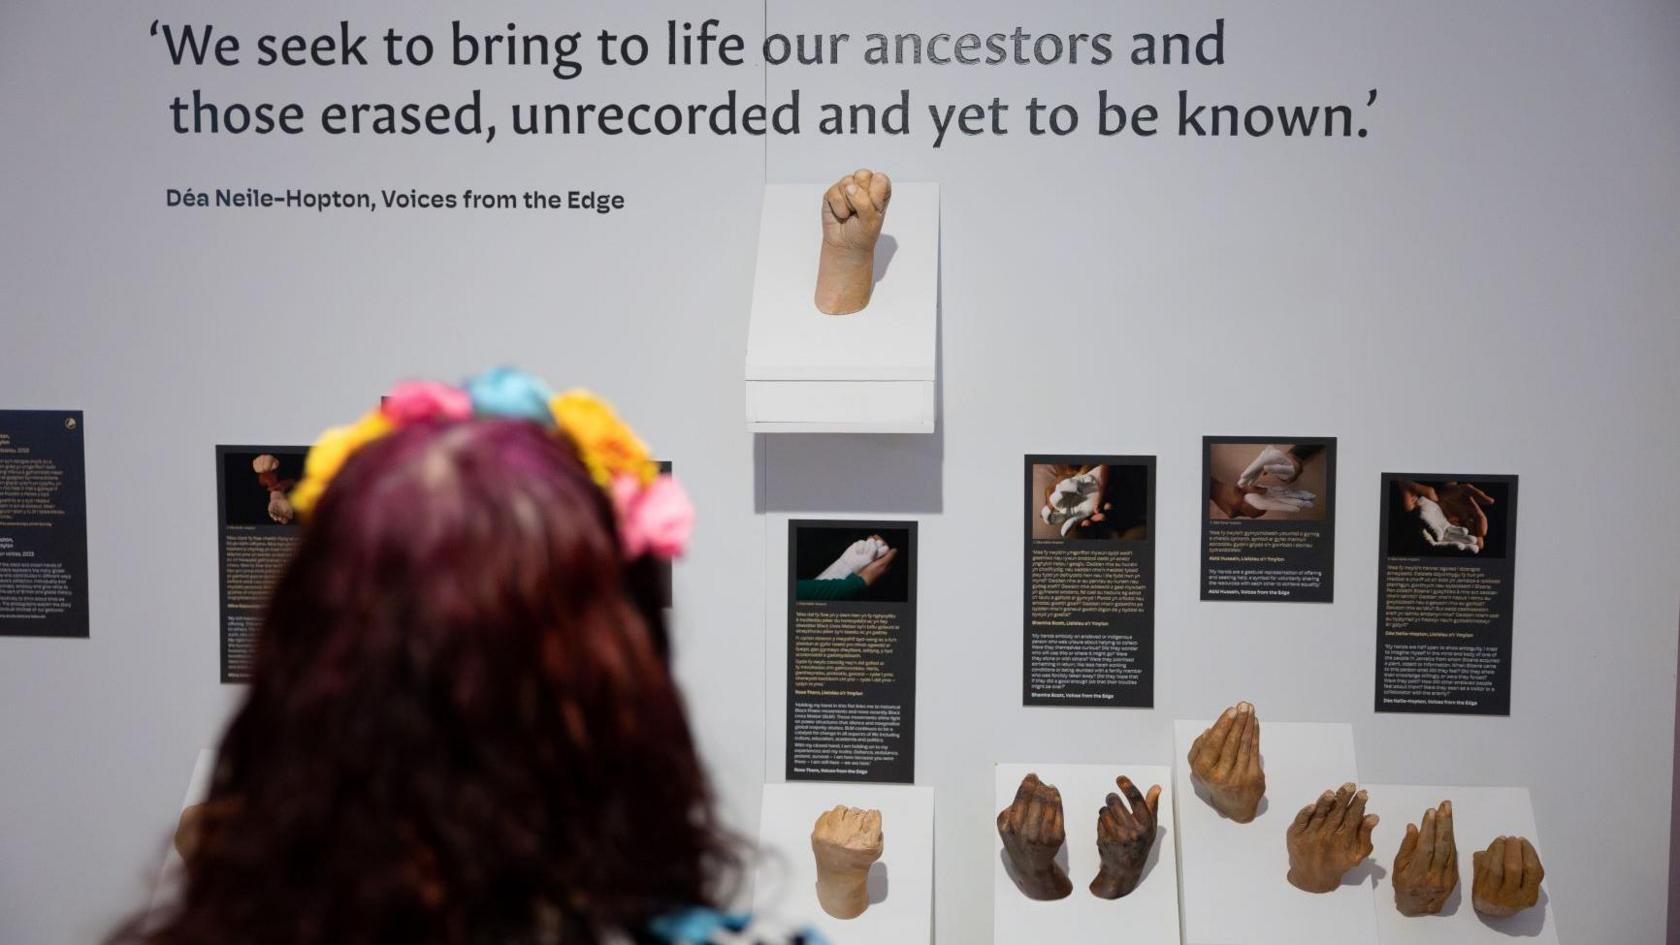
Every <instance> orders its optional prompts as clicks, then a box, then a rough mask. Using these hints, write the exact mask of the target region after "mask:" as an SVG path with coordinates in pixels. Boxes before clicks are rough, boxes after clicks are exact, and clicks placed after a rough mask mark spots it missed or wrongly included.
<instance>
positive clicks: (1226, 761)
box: [1190, 702, 1266, 824]
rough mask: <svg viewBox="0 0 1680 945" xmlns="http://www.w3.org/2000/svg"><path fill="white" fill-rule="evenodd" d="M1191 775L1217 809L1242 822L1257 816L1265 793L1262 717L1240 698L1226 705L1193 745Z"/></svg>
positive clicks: (1191, 749) (1191, 747) (1244, 822)
mask: <svg viewBox="0 0 1680 945" xmlns="http://www.w3.org/2000/svg"><path fill="white" fill-rule="evenodd" d="M1190 778H1191V780H1192V781H1194V782H1195V784H1196V786H1197V787H1198V788H1200V789H1202V790H1204V791H1206V796H1207V800H1208V803H1210V804H1212V805H1213V808H1214V810H1217V811H1219V812H1220V813H1221V814H1224V815H1225V816H1226V817H1229V818H1231V819H1232V820H1234V821H1236V822H1237V823H1239V824H1246V823H1248V822H1249V821H1251V820H1253V819H1254V815H1255V813H1256V812H1257V811H1258V810H1259V809H1260V799H1261V798H1262V797H1264V796H1266V774H1265V772H1264V771H1262V770H1261V769H1260V717H1259V716H1258V715H1256V714H1255V712H1254V706H1253V705H1251V704H1250V703H1247V702H1239V703H1237V704H1236V705H1234V706H1232V707H1230V708H1229V709H1226V710H1225V712H1224V713H1223V714H1222V715H1220V716H1219V720H1218V721H1216V722H1214V723H1213V725H1212V726H1211V727H1209V728H1208V730H1207V731H1205V732H1203V733H1202V734H1201V735H1200V736H1199V737H1197V739H1196V741H1195V743H1194V744H1192V745H1191V746H1190Z"/></svg>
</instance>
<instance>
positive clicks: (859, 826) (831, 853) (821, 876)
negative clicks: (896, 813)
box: [811, 805, 885, 919]
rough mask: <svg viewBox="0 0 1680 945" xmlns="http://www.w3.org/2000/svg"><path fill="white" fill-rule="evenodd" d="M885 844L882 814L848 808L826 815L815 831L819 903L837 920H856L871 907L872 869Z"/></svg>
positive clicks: (819, 818) (875, 811)
mask: <svg viewBox="0 0 1680 945" xmlns="http://www.w3.org/2000/svg"><path fill="white" fill-rule="evenodd" d="M884 848H885V841H884V838H883V837H882V834H881V812H880V811H878V810H859V809H857V808H855V807H846V806H844V805H842V806H840V807H836V808H834V809H833V810H831V811H827V812H825V813H823V815H822V816H820V817H818V818H817V825H816V826H815V827H814V828H812V830H811V852H812V853H813V854H815V855H816V858H817V902H818V903H820V904H821V905H822V908H823V911H824V912H826V913H828V914H829V915H831V916H833V917H835V918H836V919H855V918H857V917H858V916H860V915H862V914H863V910H865V909H867V908H869V867H870V866H871V865H873V864H874V862H875V861H876V860H878V859H880V858H881V852H882V850H883V849H884Z"/></svg>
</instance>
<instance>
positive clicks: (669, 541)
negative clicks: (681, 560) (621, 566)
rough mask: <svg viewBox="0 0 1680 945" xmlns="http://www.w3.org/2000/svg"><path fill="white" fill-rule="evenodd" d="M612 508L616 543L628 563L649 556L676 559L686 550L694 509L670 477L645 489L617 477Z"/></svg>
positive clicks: (631, 481)
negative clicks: (615, 511) (618, 542)
mask: <svg viewBox="0 0 1680 945" xmlns="http://www.w3.org/2000/svg"><path fill="white" fill-rule="evenodd" d="M612 500H613V507H614V508H616V509H617V510H618V531H619V540H620V541H622V542H623V544H624V556H625V557H626V558H628V559H630V560H632V561H633V560H635V559H637V558H640V557H641V556H642V555H644V554H651V555H654V556H655V557H659V558H675V557H677V556H678V555H681V554H682V553H683V551H684V550H686V549H687V548H688V538H689V535H691V534H693V532H694V506H693V504H692V503H690V502H689V501H688V493H687V492H686V491H685V490H684V489H683V487H682V485H681V484H680V483H678V482H677V481H676V480H675V479H673V478H671V477H670V476H660V477H659V478H657V479H655V480H653V482H651V483H649V484H648V485H646V486H643V485H642V484H641V483H640V482H638V481H636V477H634V476H627V475H625V476H617V477H614V479H613V482H612Z"/></svg>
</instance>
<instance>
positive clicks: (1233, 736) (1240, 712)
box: [1215, 702, 1254, 780]
mask: <svg viewBox="0 0 1680 945" xmlns="http://www.w3.org/2000/svg"><path fill="white" fill-rule="evenodd" d="M1253 719H1254V707H1253V706H1250V705H1249V704H1248V703H1246V702H1239V703H1237V717H1236V721H1235V722H1233V723H1232V724H1231V725H1230V726H1229V727H1228V728H1227V729H1226V731H1225V740H1224V742H1223V743H1222V744H1221V745H1220V746H1219V763H1218V766H1217V767H1216V768H1215V773H1216V774H1217V776H1218V777H1219V778H1220V779H1221V780H1224V779H1227V778H1229V777H1230V776H1231V774H1232V773H1233V772H1234V771H1236V770H1237V752H1238V751H1239V750H1240V749H1241V748H1242V743H1243V738H1244V736H1245V734H1246V733H1247V731H1248V726H1249V724H1250V723H1251V722H1252V721H1253Z"/></svg>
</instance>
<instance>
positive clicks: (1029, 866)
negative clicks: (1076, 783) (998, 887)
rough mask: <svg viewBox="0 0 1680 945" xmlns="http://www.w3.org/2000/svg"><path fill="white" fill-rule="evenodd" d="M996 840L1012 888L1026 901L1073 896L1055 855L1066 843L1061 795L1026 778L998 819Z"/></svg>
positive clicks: (1030, 776)
mask: <svg viewBox="0 0 1680 945" xmlns="http://www.w3.org/2000/svg"><path fill="white" fill-rule="evenodd" d="M997 828H998V836H999V837H1001V838H1003V852H1004V855H1005V856H1007V857H1008V858H1009V865H1010V867H1011V868H1012V869H1011V872H1012V874H1013V875H1012V877H1011V878H1013V879H1014V880H1015V885H1016V886H1018V887H1019V888H1020V890H1021V892H1023V893H1025V894H1026V896H1027V898H1029V899H1041V900H1043V899H1063V898H1066V897H1067V896H1068V894H1069V893H1072V892H1073V883H1072V882H1071V881H1070V880H1069V879H1068V876H1067V871H1065V870H1063V869H1062V867H1061V864H1059V863H1057V862H1056V854H1057V852H1059V851H1060V850H1061V848H1062V842H1063V841H1064V840H1066V839H1067V830H1066V829H1065V826H1064V824H1063V821H1062V793H1061V792H1060V791H1058V790H1056V789H1055V788H1054V787H1052V786H1051V785H1048V784H1045V783H1044V782H1043V781H1040V780H1039V779H1038V775H1036V774H1029V775H1027V776H1026V777H1025V778H1023V779H1022V780H1021V787H1020V789H1019V790H1017V791H1016V792H1015V800H1014V801H1013V802H1012V803H1011V804H1010V805H1009V806H1008V807H1006V808H1004V809H1003V810H1002V811H999V812H998V816H997Z"/></svg>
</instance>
